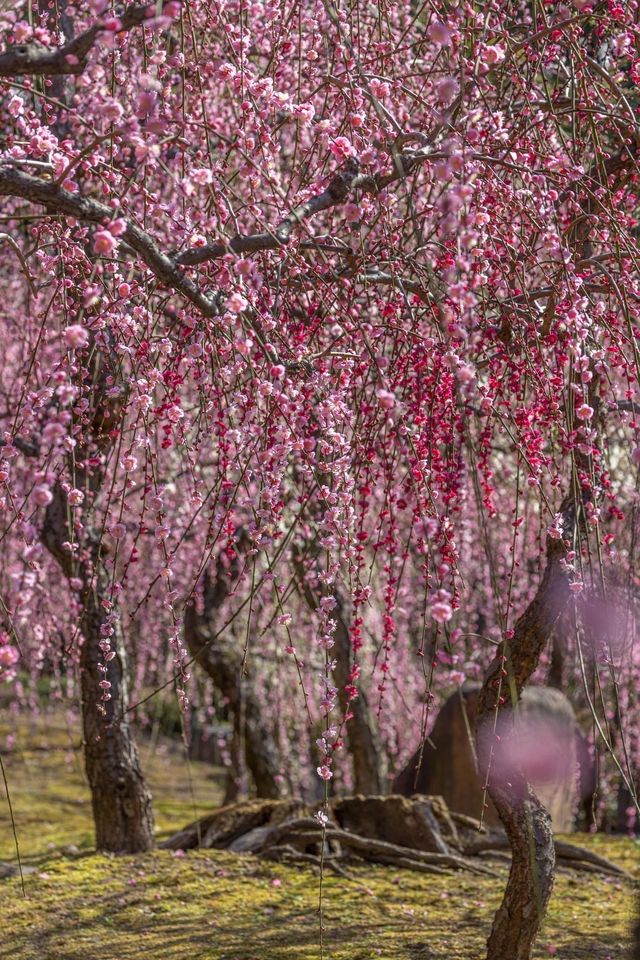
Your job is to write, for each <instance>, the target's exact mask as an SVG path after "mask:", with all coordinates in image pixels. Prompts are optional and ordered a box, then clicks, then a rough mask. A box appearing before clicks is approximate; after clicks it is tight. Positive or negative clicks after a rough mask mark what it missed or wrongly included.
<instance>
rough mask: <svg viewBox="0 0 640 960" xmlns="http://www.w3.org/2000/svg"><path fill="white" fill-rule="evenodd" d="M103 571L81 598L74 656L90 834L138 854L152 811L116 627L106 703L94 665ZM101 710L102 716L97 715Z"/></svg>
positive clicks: (111, 847) (148, 840) (100, 845)
mask: <svg viewBox="0 0 640 960" xmlns="http://www.w3.org/2000/svg"><path fill="white" fill-rule="evenodd" d="M105 577H106V571H104V569H103V570H101V571H100V572H99V573H98V575H97V581H98V583H97V585H96V588H95V589H94V590H92V591H90V592H89V593H88V595H87V597H86V599H85V604H84V611H83V616H82V632H83V634H84V637H85V639H84V643H83V645H82V649H81V651H80V682H81V690H82V726H83V734H84V757H85V768H86V771H87V778H88V780H89V787H90V789H91V806H92V808H93V819H94V823H95V830H96V847H97V849H98V850H108V851H111V852H113V853H141V852H143V851H145V850H149V849H151V847H152V846H153V843H154V838H153V809H152V803H151V793H150V792H149V790H148V788H147V786H146V783H145V781H144V777H143V775H142V770H141V768H140V762H139V759H138V751H137V749H136V745H135V742H134V740H133V737H132V733H131V727H130V725H129V722H128V719H127V714H126V710H127V707H128V689H127V671H126V659H125V648H124V643H123V637H122V632H121V630H120V629H119V628H118V627H116V632H115V634H114V635H113V636H112V637H111V646H112V648H113V650H114V651H115V654H116V656H115V657H114V659H113V660H111V661H110V663H109V671H108V674H106V677H107V679H108V681H109V682H110V683H111V687H110V688H109V693H110V694H111V699H110V700H108V701H106V702H103V701H102V699H101V696H102V689H101V687H100V686H99V683H100V681H101V680H102V679H103V674H102V673H101V672H100V669H99V665H100V663H101V661H102V659H103V658H102V652H101V650H100V647H99V646H98V642H99V640H100V639H101V633H100V627H101V626H102V624H103V622H104V619H105V611H104V607H103V605H102V602H101V600H102V599H103V598H104V597H105V596H106V595H107V594H106V589H105V587H106V586H107V584H105V583H104V580H105ZM103 711H104V712H103Z"/></svg>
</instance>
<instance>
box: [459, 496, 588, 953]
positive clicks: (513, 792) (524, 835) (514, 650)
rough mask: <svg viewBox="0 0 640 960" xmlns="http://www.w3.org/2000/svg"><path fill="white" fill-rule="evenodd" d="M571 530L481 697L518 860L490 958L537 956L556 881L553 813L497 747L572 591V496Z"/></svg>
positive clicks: (495, 779)
mask: <svg viewBox="0 0 640 960" xmlns="http://www.w3.org/2000/svg"><path fill="white" fill-rule="evenodd" d="M561 516H562V522H563V538H562V539H561V540H555V539H551V538H549V539H548V542H547V563H546V568H545V571H544V575H543V578H542V581H541V583H540V586H539V588H538V591H537V593H536V595H535V597H534V598H533V600H532V601H531V603H530V604H529V606H528V607H527V609H526V610H525V612H524V614H523V615H522V616H521V617H520V619H519V620H518V621H517V623H516V625H515V628H514V630H513V635H512V637H511V638H510V639H508V640H506V639H505V640H504V641H503V642H502V643H501V645H500V647H499V648H498V653H497V655H496V657H495V659H494V660H493V662H492V664H491V666H490V667H489V670H488V672H487V674H486V676H485V679H484V683H483V686H482V689H481V691H480V697H479V702H478V723H477V734H476V740H477V752H478V761H479V764H480V769H481V771H482V773H483V775H484V776H485V778H486V781H485V782H486V785H487V791H488V793H489V796H490V797H491V799H492V800H493V802H494V804H495V807H496V809H497V811H498V815H499V817H500V819H501V821H502V823H503V824H504V827H505V830H506V832H507V836H508V838H509V842H510V845H511V850H512V862H511V869H510V872H509V879H508V882H507V888H506V890H505V894H504V899H503V901H502V904H501V906H500V908H499V909H498V912H497V913H496V916H495V918H494V922H493V928H492V930H491V934H490V936H489V940H488V949H487V958H488V960H529V958H530V956H531V948H532V946H533V943H534V941H535V938H536V935H537V933H538V930H539V928H540V924H541V921H542V919H543V917H544V914H545V911H546V908H547V904H548V902H549V898H550V896H551V891H552V887H553V877H554V867H555V850H554V843H553V832H552V829H551V819H550V817H549V814H548V813H547V811H546V810H545V808H544V807H543V806H542V804H541V803H540V801H539V800H538V798H537V797H536V795H535V793H534V792H533V790H532V789H531V787H530V786H529V784H528V783H527V781H526V778H525V776H524V774H523V772H522V771H521V770H520V769H513V768H512V767H510V768H508V769H507V768H505V764H504V763H502V762H500V760H499V758H498V756H497V754H498V752H499V756H500V757H502V756H504V755H505V753H509V754H510V756H512V757H513V755H514V754H515V755H517V752H518V748H517V746H516V749H515V750H511V751H510V750H509V741H510V738H513V737H514V735H515V734H514V729H513V723H512V722H509V721H510V719H512V716H511V718H510V716H509V714H511V715H513V711H514V710H515V709H517V701H518V699H519V697H520V694H521V692H522V689H523V687H524V685H525V684H526V682H527V680H528V679H529V677H530V676H531V674H532V673H533V671H534V670H535V668H536V666H537V664H538V661H539V658H540V654H541V652H542V650H543V647H544V645H545V643H546V642H547V640H548V638H549V636H550V634H551V632H552V630H553V627H554V624H555V623H556V620H557V619H558V617H559V616H560V614H561V613H562V611H563V610H564V609H565V607H566V605H567V602H568V600H569V597H570V591H569V584H568V579H567V575H566V572H565V570H564V569H563V567H562V560H563V558H564V557H565V555H566V553H567V550H568V549H571V548H572V547H573V538H574V531H575V528H576V518H575V505H574V502H573V500H572V499H569V498H567V500H565V502H564V503H563V505H562V508H561Z"/></svg>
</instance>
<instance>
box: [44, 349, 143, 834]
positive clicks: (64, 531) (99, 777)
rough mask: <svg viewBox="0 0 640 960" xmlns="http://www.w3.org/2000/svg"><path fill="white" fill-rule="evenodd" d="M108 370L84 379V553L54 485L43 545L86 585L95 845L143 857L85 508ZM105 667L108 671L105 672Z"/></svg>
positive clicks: (99, 566)
mask: <svg viewBox="0 0 640 960" xmlns="http://www.w3.org/2000/svg"><path fill="white" fill-rule="evenodd" d="M109 372H110V371H109V369H108V366H107V360H106V359H105V357H104V356H102V355H101V354H100V353H97V354H96V355H95V363H94V368H93V370H91V371H89V373H88V374H87V379H88V380H89V379H90V381H91V385H92V391H93V396H92V401H93V402H92V409H93V411H94V416H93V420H92V422H91V423H89V424H88V425H87V427H86V433H85V436H84V437H83V441H82V443H79V444H78V446H77V447H76V451H75V477H76V484H77V486H78V487H79V488H80V489H81V490H82V492H83V493H84V495H85V501H84V504H85V507H84V508H83V529H82V543H81V546H82V548H83V549H82V552H81V554H80V556H82V559H78V557H77V556H76V554H75V553H72V552H70V551H69V550H68V549H67V548H66V547H65V543H66V542H67V541H69V540H72V539H73V537H72V536H71V534H70V529H69V527H70V517H71V515H72V513H73V511H72V510H71V508H70V506H69V504H68V502H67V495H66V493H65V492H64V490H63V488H62V486H61V484H60V483H56V485H55V487H54V491H53V500H52V502H51V503H50V504H49V505H48V507H47V511H46V515H45V522H44V524H43V528H42V530H41V534H40V536H41V540H42V542H43V543H44V545H45V546H46V548H47V549H48V550H49V552H50V553H51V554H52V556H53V557H55V559H56V560H57V562H58V565H59V566H60V569H61V570H62V572H63V573H64V575H65V576H66V577H67V578H68V579H71V578H74V579H76V580H79V581H80V583H81V585H82V586H81V592H80V598H81V602H82V614H81V617H80V624H79V627H80V631H81V633H82V636H83V640H82V646H81V649H80V686H81V697H82V727H83V740H84V758H85V768H86V772H87V779H88V781H89V787H90V790H91V804H92V808H93V816H94V823H95V832H96V847H97V849H98V850H105V851H109V852H111V853H142V852H144V851H145V850H149V849H150V848H151V847H153V845H154V825H153V808H152V801H151V794H150V792H149V790H148V788H147V786H146V784H145V781H144V777H143V775H142V770H141V767H140V761H139V759H138V752H137V749H136V745H135V742H134V739H133V734H132V731H131V727H130V724H129V718H128V713H127V710H128V707H129V700H128V689H127V670H126V660H125V646H124V637H123V634H122V627H121V624H120V621H119V619H118V618H114V619H112V621H111V622H110V625H109V628H110V630H113V633H112V635H111V636H110V638H109V642H110V647H111V650H112V651H113V653H115V657H113V658H112V659H110V660H109V662H108V663H105V658H104V654H103V651H102V649H101V647H100V643H101V642H104V640H105V637H104V636H103V633H102V629H101V628H102V627H103V625H105V624H106V621H107V609H109V610H111V611H113V609H114V606H113V597H112V596H111V592H110V587H111V577H110V574H109V571H108V570H107V569H106V567H105V563H104V552H105V549H106V547H105V544H104V543H103V542H102V539H101V534H100V531H98V530H95V529H93V528H92V526H91V523H90V520H91V515H90V514H89V511H88V510H86V509H85V508H86V507H87V505H88V504H89V505H91V506H92V503H91V501H92V500H93V498H95V496H96V495H98V494H99V491H100V487H101V485H102V483H103V481H104V475H103V471H102V469H101V468H100V467H95V468H93V469H87V468H86V467H85V462H86V460H87V459H88V458H89V456H90V453H89V448H91V451H92V452H93V453H103V454H106V453H107V452H108V450H109V448H110V447H111V445H112V443H113V440H112V433H111V430H110V427H111V426H112V424H113V423H114V422H116V417H115V416H114V414H115V415H116V416H117V414H118V409H117V406H115V405H114V403H113V401H112V400H110V398H109V396H108V393H107V387H108V375H109ZM105 668H106V669H105ZM104 681H107V682H108V683H109V684H110V687H108V694H109V697H108V698H105V697H104V689H103V688H102V687H101V686H100V683H101V682H104Z"/></svg>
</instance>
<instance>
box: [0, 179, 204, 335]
mask: <svg viewBox="0 0 640 960" xmlns="http://www.w3.org/2000/svg"><path fill="white" fill-rule="evenodd" d="M0 197H20V198H21V199H23V200H30V201H31V202H32V203H38V204H41V205H42V206H44V207H46V208H47V210H48V212H49V213H51V214H56V213H62V214H65V215H66V216H68V217H75V218H76V219H77V220H81V221H83V222H85V223H96V224H102V223H106V222H108V221H110V220H112V219H113V217H114V211H113V210H112V209H111V207H107V206H105V205H104V204H103V203H99V202H98V201H97V200H91V199H89V198H88V197H83V196H80V195H79V194H76V193H70V192H69V191H68V190H64V189H63V188H62V187H60V186H58V185H57V184H56V183H49V182H48V181H46V180H40V179H39V178H38V177H32V176H31V175H30V174H28V173H22V172H20V171H19V170H15V169H14V168H13V167H10V166H2V165H0ZM122 239H123V241H124V242H125V243H127V244H128V245H129V246H130V247H131V248H132V249H133V250H135V252H136V253H137V254H138V255H139V256H140V258H141V259H142V260H143V261H144V262H145V263H146V265H147V266H148V267H149V269H150V270H151V271H152V273H153V274H154V275H155V276H156V277H157V278H158V280H160V281H161V282H162V283H163V284H164V285H165V286H167V287H169V288H172V289H174V290H176V291H177V292H178V293H181V294H182V295H183V296H184V297H186V298H187V300H190V301H191V303H193V304H194V306H196V307H197V308H198V310H200V312H201V313H202V314H203V316H205V317H216V316H218V315H219V313H220V308H219V306H218V303H217V302H216V300H215V299H209V298H208V297H206V296H205V295H204V294H203V293H201V292H200V290H199V289H198V287H197V286H196V285H195V284H194V283H193V281H192V280H189V279H188V277H185V275H184V272H183V270H182V269H181V268H180V267H179V266H178V265H177V264H176V263H175V262H174V261H173V260H172V259H171V258H170V257H168V256H167V255H166V254H165V253H162V251H161V250H160V249H159V247H158V245H157V244H156V242H155V240H153V239H152V238H151V237H150V236H149V234H148V233H146V231H144V230H141V229H140V227H137V226H136V225H135V224H132V223H130V222H128V223H127V228H126V230H125V232H124V233H123V235H122Z"/></svg>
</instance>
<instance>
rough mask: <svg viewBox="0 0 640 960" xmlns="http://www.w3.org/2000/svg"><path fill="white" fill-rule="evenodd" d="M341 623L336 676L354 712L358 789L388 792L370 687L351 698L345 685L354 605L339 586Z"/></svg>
mask: <svg viewBox="0 0 640 960" xmlns="http://www.w3.org/2000/svg"><path fill="white" fill-rule="evenodd" d="M334 592H335V595H336V598H337V600H338V606H337V609H336V613H337V615H338V616H337V620H338V625H337V627H336V632H335V634H334V638H335V642H336V645H335V661H336V666H335V668H334V671H333V676H334V679H335V682H336V687H337V688H338V699H339V701H340V707H341V708H342V711H343V713H345V714H346V713H347V712H349V713H351V714H352V716H351V719H350V720H348V721H347V724H346V734H347V743H348V746H349V753H350V755H351V760H352V763H353V790H354V793H364V794H365V795H375V794H381V793H386V792H387V781H386V777H385V766H386V765H385V762H384V755H383V751H382V745H381V744H380V740H379V738H378V735H377V731H376V729H375V725H374V722H373V718H372V716H371V711H370V709H369V702H368V698H367V693H366V690H365V689H364V688H363V687H362V685H360V686H359V687H358V696H357V697H356V698H355V700H349V698H348V696H347V693H346V691H345V687H346V686H347V685H348V683H349V671H350V669H351V642H350V637H349V624H350V622H351V609H350V605H349V604H347V603H346V602H345V600H344V598H343V597H342V595H341V594H340V592H339V591H338V590H337V589H336V590H335V591H334Z"/></svg>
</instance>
